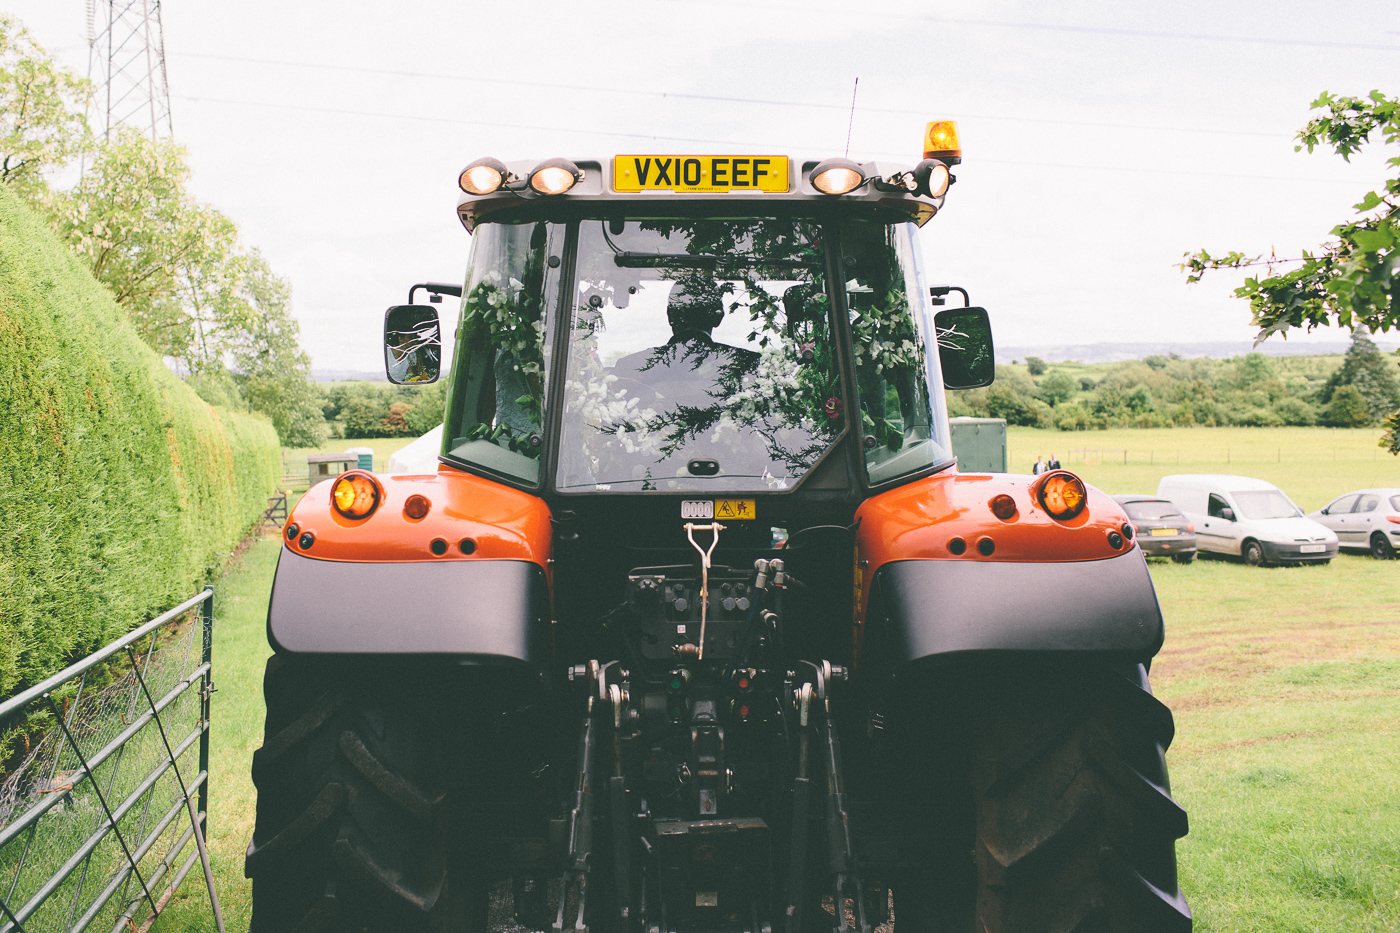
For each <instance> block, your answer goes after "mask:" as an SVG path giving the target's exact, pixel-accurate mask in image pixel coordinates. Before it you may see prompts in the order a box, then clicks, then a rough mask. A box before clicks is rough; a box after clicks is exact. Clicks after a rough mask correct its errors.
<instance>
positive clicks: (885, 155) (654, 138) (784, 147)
mask: <svg viewBox="0 0 1400 933" xmlns="http://www.w3.org/2000/svg"><path fill="white" fill-rule="evenodd" d="M174 96H176V97H177V98H178V99H180V100H186V101H191V102H193V103H210V104H232V105H235V106H240V107H266V108H270V109H273V110H295V111H301V112H304V113H329V114H336V115H339V116H355V117H376V118H382V119H390V120H410V121H414V122H419V123H445V124H451V125H456V126H489V127H492V128H495V129H508V130H533V131H537V132H543V133H568V134H572V135H578V136H606V137H611V138H617V139H638V140H647V141H651V142H680V143H697V144H703V145H713V146H742V147H745V148H749V149H760V148H761V149H771V150H774V151H782V152H822V151H824V150H825V148H826V147H824V146H810V145H808V146H794V145H790V144H787V143H768V142H754V141H753V140H751V139H750V140H737V139H711V138H701V137H695V136H666V135H663V134H656V133H623V132H618V131H614V130H598V129H583V128H579V127H569V126H541V125H539V124H530V123H502V122H498V121H490V120H464V119H459V118H454V117H424V116H417V115H414V114H407V113H387V112H384V111H374V110H350V109H347V108H340V107H310V106H305V105H300V104H272V103H267V102H265V101H255V100H232V99H229V98H223V97H192V96H188V95H183V94H180V95H174ZM870 156H874V157H879V158H882V159H894V160H898V161H900V162H913V161H914V159H913V154H912V153H910V152H905V153H892V152H872V153H870ZM976 161H977V162H979V163H982V164H985V165H1015V166H1027V167H1033V168H1052V169H1080V170H1085V171H1092V172H1130V173H1137V174H1146V175H1177V176H1189V177H1198V178H1236V179H1247V180H1253V181H1302V182H1308V183H1309V184H1347V185H1351V184H1354V183H1353V182H1350V181H1346V180H1344V179H1336V178H1303V177H1301V176H1290V175H1249V174H1240V173H1230V172H1194V171H1186V170H1182V169H1156V168H1147V167H1141V166H1121V165H1081V164H1075V163H1064V162H1044V161H1036V162H1027V161H1021V160H1013V159H977V160H976Z"/></svg>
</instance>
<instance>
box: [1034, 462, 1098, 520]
mask: <svg viewBox="0 0 1400 933" xmlns="http://www.w3.org/2000/svg"><path fill="white" fill-rule="evenodd" d="M1036 498H1037V499H1039V500H1040V507H1041V508H1043V509H1045V511H1046V512H1048V513H1050V517H1051V518H1053V519H1056V520H1057V521H1062V522H1065V521H1069V520H1070V519H1071V518H1074V517H1075V516H1076V515H1078V514H1079V513H1080V512H1082V511H1084V504H1085V502H1087V501H1088V499H1089V491H1088V490H1087V489H1085V488H1084V483H1083V481H1082V480H1080V478H1079V477H1077V476H1075V475H1074V474H1073V473H1070V472H1069V471H1067V470H1056V471H1054V472H1052V473H1047V474H1046V475H1045V476H1044V477H1043V478H1042V479H1041V480H1040V486H1039V488H1038V489H1037V490H1036Z"/></svg>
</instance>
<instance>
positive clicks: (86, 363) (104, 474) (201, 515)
mask: <svg viewBox="0 0 1400 933" xmlns="http://www.w3.org/2000/svg"><path fill="white" fill-rule="evenodd" d="M280 476H281V462H280V449H279V447H278V444H277V434H276V432H275V431H274V430H273V428H272V425H271V423H269V422H268V421H266V420H265V419H263V418H262V417H260V416H253V415H247V414H241V413H237V412H229V411H221V410H216V409H214V408H211V407H210V406H209V405H207V404H205V403H204V402H203V401H201V400H200V398H199V397H198V396H197V395H196V394H195V392H194V390H193V389H191V388H190V387H189V386H187V385H186V384H185V383H183V382H182V381H180V380H179V379H178V378H177V377H176V376H175V375H174V374H172V373H171V372H170V371H169V370H168V369H167V368H166V367H165V365H164V364H163V363H162V362H161V359H160V357H158V356H157V355H156V353H155V352H154V351H152V350H151V349H150V348H148V347H147V346H146V345H145V344H144V343H143V342H142V341H141V338H140V337H138V336H137V334H136V331H135V329H134V328H132V326H131V325H130V324H129V323H128V322H127V319H126V317H125V315H124V314H123V312H122V310H121V309H120V308H119V307H118V306H117V304H116V303H115V301H113V299H112V297H111V295H110V294H109V293H108V292H107V291H106V289H104V288H103V287H102V286H101V285H99V284H98V283H97V281H96V280H95V279H94V278H93V277H92V276H91V275H90V274H89V273H88V271H87V270H86V269H85V268H84V267H83V266H82V264H81V263H79V261H78V260H77V259H75V258H74V257H73V256H72V255H71V254H70V253H69V252H68V250H67V249H66V248H65V247H64V246H63V245H62V244H61V243H60V242H59V241H58V240H57V239H56V238H54V236H53V235H52V234H51V233H50V232H49V230H48V228H47V226H45V224H44V223H43V221H42V220H41V219H40V218H38V217H37V216H35V215H34V214H33V213H31V212H30V211H29V210H28V209H27V208H25V207H24V206H23V205H21V204H20V203H19V202H18V201H17V200H16V199H15V197H14V196H13V195H12V194H11V193H10V192H9V191H8V190H6V189H5V188H4V186H3V185H0V697H3V696H9V695H12V694H13V693H14V692H16V691H17V690H18V689H20V688H21V687H23V686H25V685H27V684H30V683H34V682H36V681H38V680H40V679H42V678H43V677H45V676H47V675H49V674H51V673H53V672H54V671H57V670H59V669H61V668H62V667H63V666H64V665H65V664H67V663H69V662H71V661H72V660H74V659H75V658H77V657H80V656H82V655H83V654H85V653H87V652H89V651H91V650H93V649H94V648H97V647H99V646H100V645H102V644H104V643H105V642H107V641H109V640H111V639H112V638H115V637H117V636H118V635H120V634H122V633H123V632H125V631H127V630H128V629H130V628H131V627H132V626H133V625H135V624H137V623H139V622H141V621H143V620H144V619H146V618H149V617H150V616H151V615H153V614H155V613H156V612H158V611H160V610H162V609H165V608H168V607H169V606H170V605H173V604H174V603H175V602H176V601H177V600H179V599H180V598H182V597H184V596H187V595H189V594H190V593H191V592H193V591H194V589H195V588H196V587H197V586H198V585H200V584H201V583H202V582H203V581H204V580H205V579H207V578H208V576H209V575H210V573H211V572H212V571H214V570H215V569H217V568H218V567H219V566H220V564H221V563H222V562H223V560H224V558H225V557H226V556H227V555H228V553H229V552H230V551H231V550H232V548H233V547H234V546H235V545H236V544H237V543H238V541H239V539H240V538H241V537H242V536H243V535H244V533H246V532H247V531H248V529H249V527H250V526H251V525H252V523H253V522H255V521H256V519H257V518H258V516H259V513H260V512H261V510H262V509H263V507H264V506H265V505H266V498H267V496H268V494H269V492H270V491H271V490H272V489H273V488H274V487H275V486H276V484H277V481H278V478H279V477H280Z"/></svg>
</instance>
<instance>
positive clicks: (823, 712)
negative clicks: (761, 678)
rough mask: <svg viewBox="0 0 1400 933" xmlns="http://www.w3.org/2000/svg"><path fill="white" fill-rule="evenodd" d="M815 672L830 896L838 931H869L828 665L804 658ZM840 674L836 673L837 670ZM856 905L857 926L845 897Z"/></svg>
mask: <svg viewBox="0 0 1400 933" xmlns="http://www.w3.org/2000/svg"><path fill="white" fill-rule="evenodd" d="M803 663H804V664H807V665H808V666H810V667H811V668H812V669H813V671H814V672H815V674H816V681H817V687H816V693H817V696H816V697H815V698H814V700H813V703H812V706H813V710H812V718H813V720H814V724H815V726H816V729H817V734H818V736H819V737H820V739H821V740H822V751H823V756H822V757H823V762H822V763H823V764H824V765H825V769H824V770H825V771H826V845H827V861H828V867H829V869H830V871H831V874H832V876H833V879H834V881H833V885H834V886H833V889H832V896H833V900H834V904H835V907H836V931H837V933H850V931H852V930H856V931H858V933H871V926H870V921H869V919H868V918H867V917H866V913H865V886H864V883H863V882H862V881H861V879H860V876H859V875H858V874H857V873H856V871H855V850H854V847H853V846H852V844H851V814H850V811H849V810H848V809H847V808H846V778H845V775H844V774H843V772H842V769H841V739H840V737H839V736H838V735H837V734H836V726H835V724H834V723H832V721H831V693H830V691H829V690H828V685H829V684H830V682H831V681H830V677H831V673H832V668H831V665H830V664H828V663H827V662H825V661H823V662H822V663H821V664H820V665H817V664H813V663H811V662H810V661H804V662H803ZM838 673H839V672H838ZM847 898H850V899H851V900H852V902H853V904H854V908H855V919H856V926H855V927H852V926H851V924H850V922H849V920H848V919H847V915H846V899H847Z"/></svg>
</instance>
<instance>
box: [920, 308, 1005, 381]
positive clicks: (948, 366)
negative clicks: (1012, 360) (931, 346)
mask: <svg viewBox="0 0 1400 933" xmlns="http://www.w3.org/2000/svg"><path fill="white" fill-rule="evenodd" d="M933 323H934V329H935V330H936V331H937V332H938V359H939V362H940V363H941V364H942V367H943V385H944V387H946V388H949V389H979V388H981V387H982V386H989V385H991V384H992V380H993V379H995V378H996V357H995V355H994V354H993V352H992V322H991V319H990V318H988V317H987V312H986V309H984V308H948V309H946V310H943V311H939V312H938V314H936V315H935V316H934V318H933Z"/></svg>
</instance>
